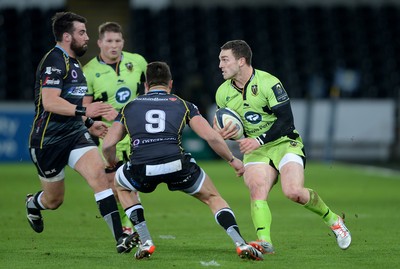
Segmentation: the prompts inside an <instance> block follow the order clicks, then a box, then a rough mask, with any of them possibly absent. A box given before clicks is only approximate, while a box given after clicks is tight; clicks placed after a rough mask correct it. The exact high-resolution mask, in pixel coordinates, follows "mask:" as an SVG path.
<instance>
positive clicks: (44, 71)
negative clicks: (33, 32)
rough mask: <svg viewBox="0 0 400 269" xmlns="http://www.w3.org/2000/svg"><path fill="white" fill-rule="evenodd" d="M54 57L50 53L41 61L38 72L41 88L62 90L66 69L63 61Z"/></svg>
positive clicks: (54, 55)
mask: <svg viewBox="0 0 400 269" xmlns="http://www.w3.org/2000/svg"><path fill="white" fill-rule="evenodd" d="M56 56H57V55H56V54H54V53H51V54H49V55H48V57H46V59H45V60H44V61H43V64H42V66H41V70H40V80H41V81H42V88H57V89H60V90H62V88H63V80H64V77H65V76H66V74H67V69H66V65H65V61H64V59H61V58H59V57H56Z"/></svg>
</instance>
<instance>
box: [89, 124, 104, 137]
mask: <svg viewBox="0 0 400 269" xmlns="http://www.w3.org/2000/svg"><path fill="white" fill-rule="evenodd" d="M107 132H108V127H107V125H106V124H105V123H104V122H102V121H95V122H94V123H93V125H92V127H90V128H89V133H90V134H91V135H94V136H97V137H100V138H104V137H105V136H106V134H107Z"/></svg>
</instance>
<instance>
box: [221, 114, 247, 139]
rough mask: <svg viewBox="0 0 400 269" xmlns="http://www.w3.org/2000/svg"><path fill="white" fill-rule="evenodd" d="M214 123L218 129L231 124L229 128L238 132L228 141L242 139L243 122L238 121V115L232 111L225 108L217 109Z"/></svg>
mask: <svg viewBox="0 0 400 269" xmlns="http://www.w3.org/2000/svg"><path fill="white" fill-rule="evenodd" d="M215 121H216V123H217V127H218V128H219V129H222V128H224V126H225V125H227V124H228V123H229V122H232V124H231V126H232V125H233V126H235V128H236V129H237V130H238V132H237V133H236V135H235V136H234V137H231V138H230V139H233V140H237V139H240V138H242V136H243V134H244V127H243V122H242V120H241V119H240V116H239V114H237V113H236V112H235V111H234V110H232V109H230V108H227V107H226V108H220V109H218V110H217V111H216V112H215Z"/></svg>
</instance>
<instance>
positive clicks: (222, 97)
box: [215, 82, 227, 108]
mask: <svg viewBox="0 0 400 269" xmlns="http://www.w3.org/2000/svg"><path fill="white" fill-rule="evenodd" d="M226 84H227V82H224V83H223V84H222V85H221V86H219V87H218V89H217V92H216V93H215V102H216V104H217V108H223V107H226V89H225V88H226Z"/></svg>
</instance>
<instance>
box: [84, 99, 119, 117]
mask: <svg viewBox="0 0 400 269" xmlns="http://www.w3.org/2000/svg"><path fill="white" fill-rule="evenodd" d="M112 110H115V109H114V108H113V107H112V106H111V105H110V104H106V103H103V102H93V103H90V104H88V105H87V107H86V116H87V117H90V118H97V117H100V116H101V117H102V116H103V115H108V114H109V113H110V112H111V111H112Z"/></svg>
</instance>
